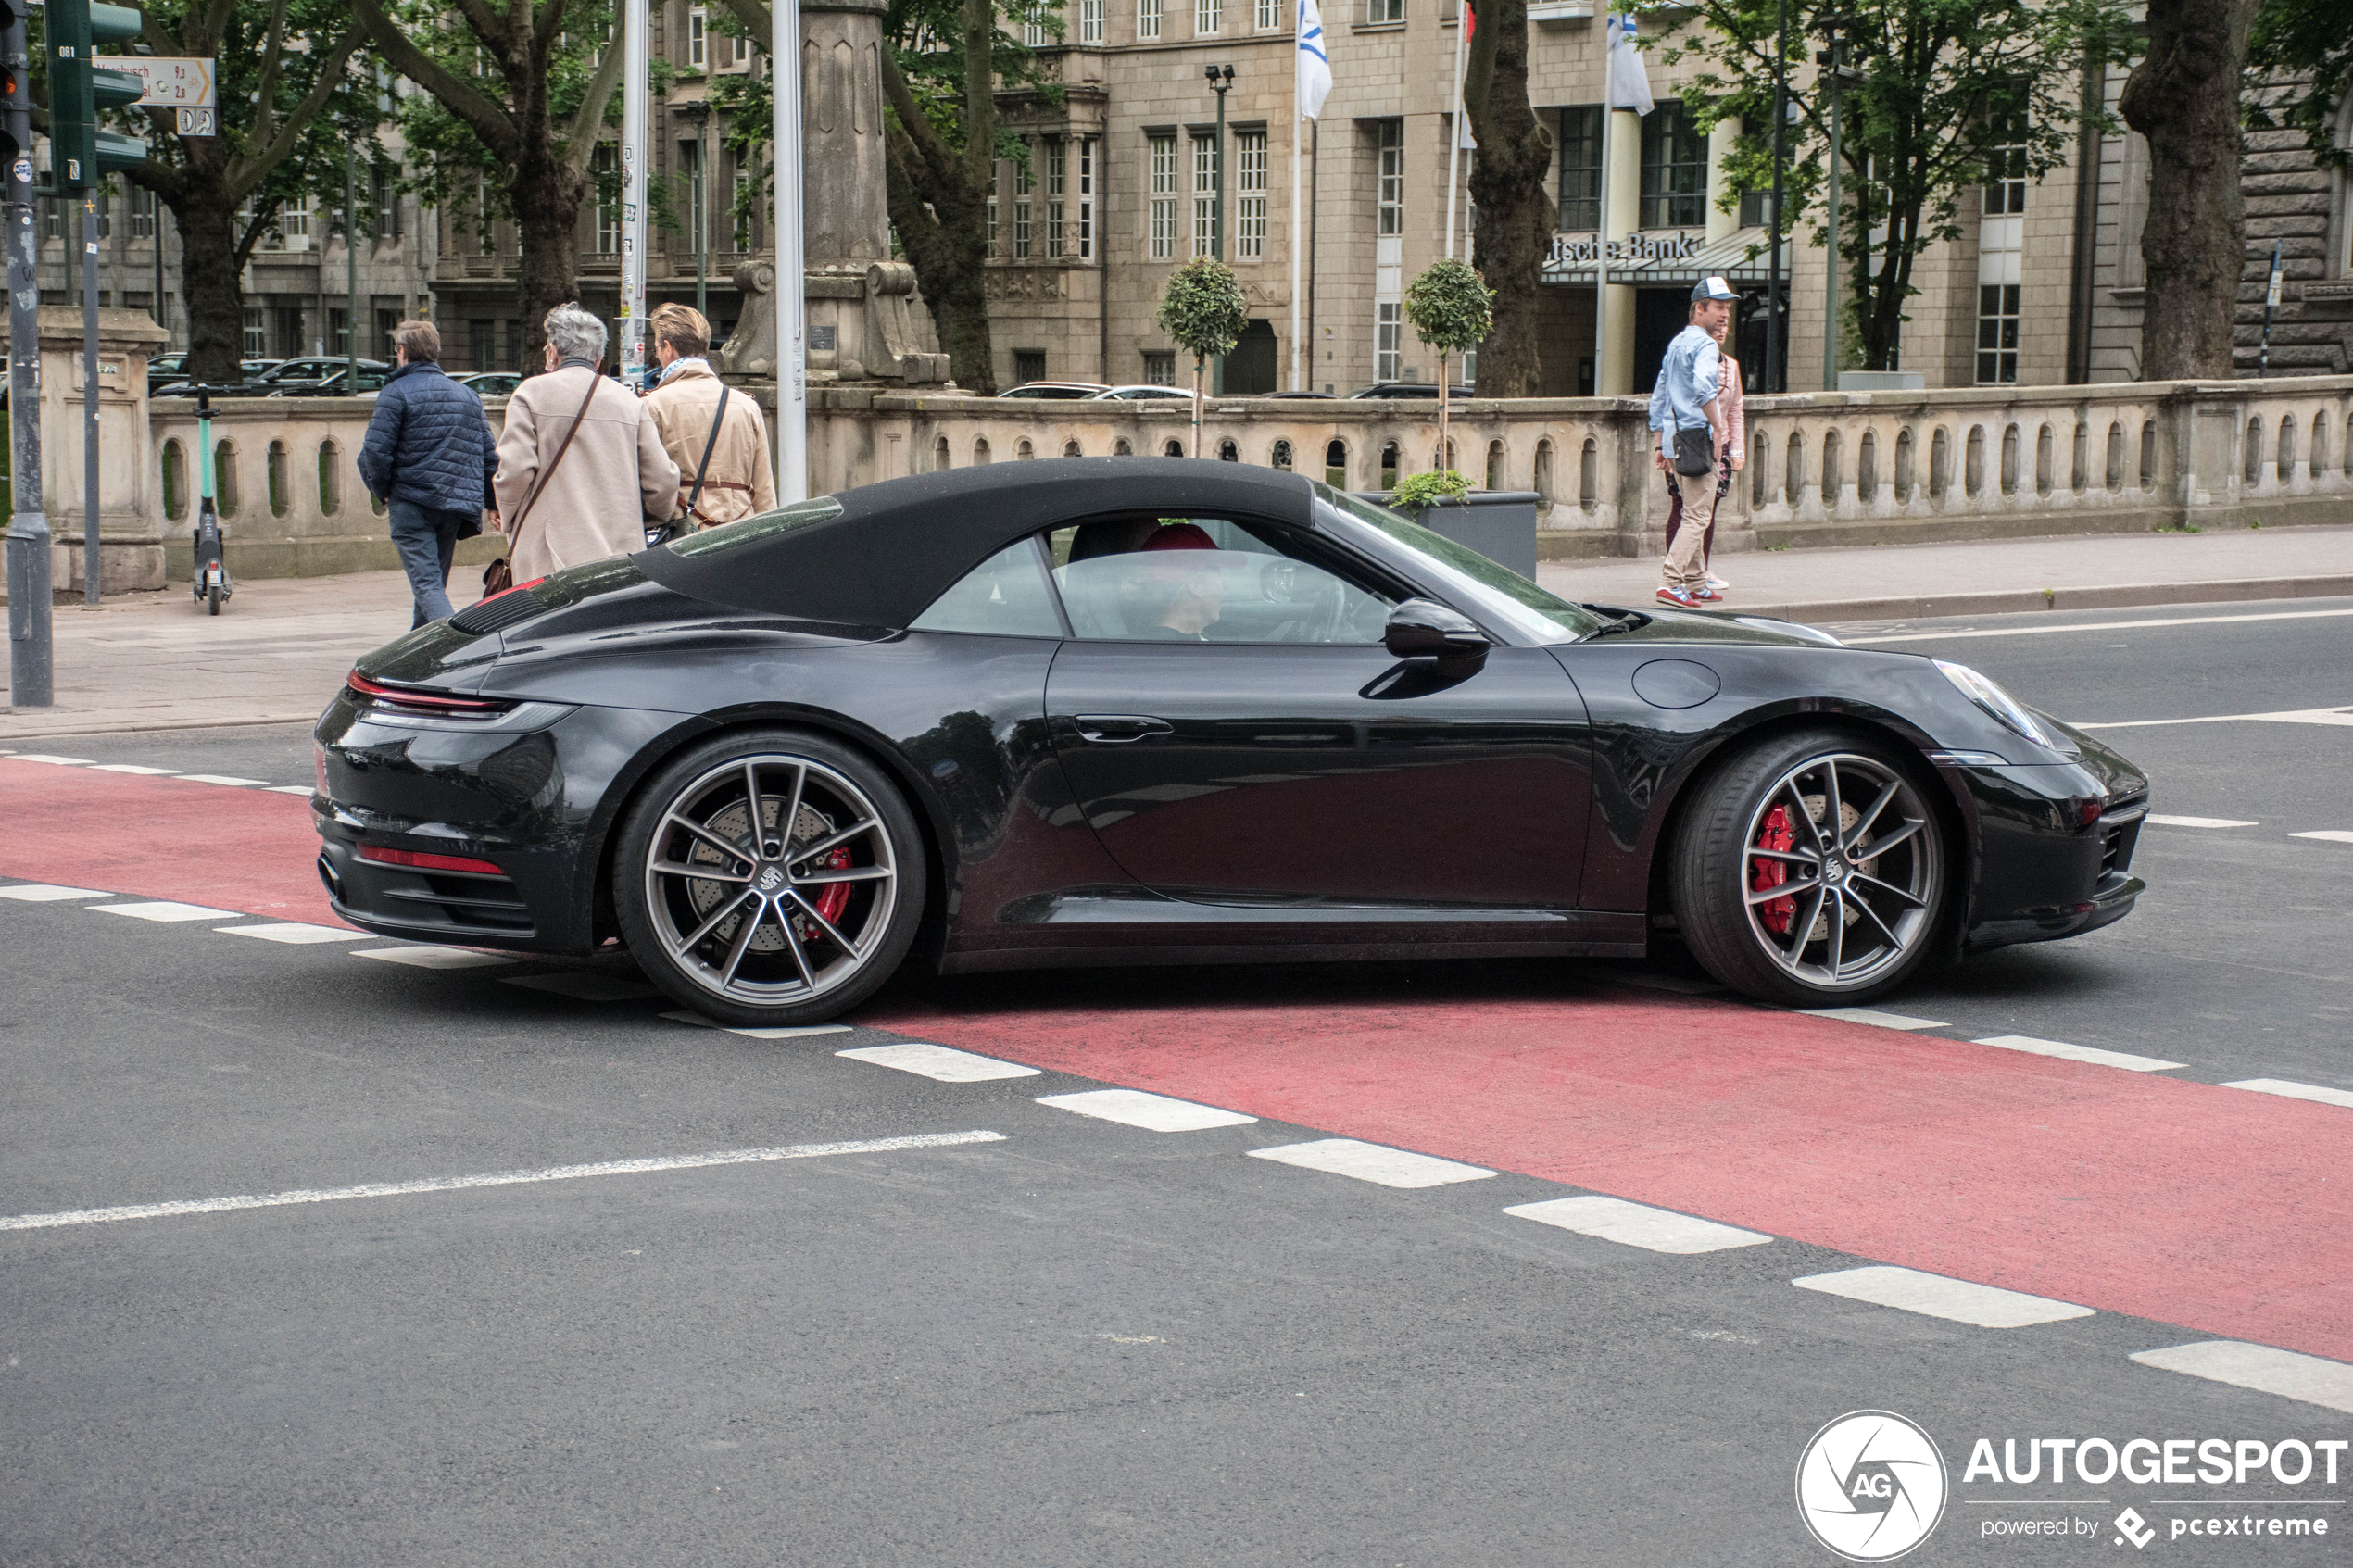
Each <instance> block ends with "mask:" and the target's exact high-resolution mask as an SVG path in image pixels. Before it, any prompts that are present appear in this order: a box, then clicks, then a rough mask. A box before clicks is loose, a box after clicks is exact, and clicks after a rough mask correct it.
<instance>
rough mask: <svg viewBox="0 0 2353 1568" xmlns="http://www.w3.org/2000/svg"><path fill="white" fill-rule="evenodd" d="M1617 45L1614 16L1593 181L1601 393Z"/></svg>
mask: <svg viewBox="0 0 2353 1568" xmlns="http://www.w3.org/2000/svg"><path fill="white" fill-rule="evenodd" d="M1616 48H1617V21H1616V19H1614V18H1613V19H1610V20H1608V21H1605V22H1604V24H1603V28H1602V174H1601V178H1600V179H1599V180H1596V181H1595V182H1593V197H1594V206H1593V394H1594V395H1595V396H1599V395H1601V390H1602V377H1603V375H1604V370H1603V369H1602V360H1603V359H1604V358H1605V357H1606V356H1605V354H1604V345H1605V344H1606V343H1607V342H1608V333H1609V132H1610V121H1612V120H1614V119H1617V101H1616V98H1615V97H1614V95H1613V94H1611V92H1610V80H1609V67H1610V59H1609V56H1610V54H1611V51H1613V50H1614V49H1616Z"/></svg>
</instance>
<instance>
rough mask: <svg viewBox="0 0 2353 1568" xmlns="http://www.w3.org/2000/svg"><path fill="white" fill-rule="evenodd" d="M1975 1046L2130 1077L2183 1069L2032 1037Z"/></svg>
mask: <svg viewBox="0 0 2353 1568" xmlns="http://www.w3.org/2000/svg"><path fill="white" fill-rule="evenodd" d="M1975 1043H1976V1044H1978V1045H1981V1046H1999V1047H2001V1048H2002V1049H2004V1050H2006V1051H2025V1052H2027V1053H2028V1054H2029V1055H2032V1056H2055V1057H2058V1058H2061V1059H2063V1060H2068V1061H2088V1062H2091V1063H2092V1064H2093V1065H2094V1066H2096V1067H2120V1068H2122V1069H2123V1070H2124V1071H2125V1072H2127V1073H2171V1072H2172V1071H2173V1069H2175V1068H2177V1067H2180V1066H2182V1065H2183V1063H2181V1062H2178V1061H2160V1060H2158V1059H2157V1058H2156V1057H2153V1056H2134V1055H2133V1053H2132V1052H2130V1051H2104V1050H2101V1049H2100V1048H2099V1047H2096V1046H2070V1045H2069V1044H2068V1043H2067V1042H2066V1041H2065V1040H2038V1039H2036V1038H2035V1037H2034V1036H2033V1035H1987V1036H1986V1037H1985V1038H1984V1039H1982V1040H1979V1041H1977V1042H1975Z"/></svg>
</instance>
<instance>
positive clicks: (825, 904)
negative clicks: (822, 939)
mask: <svg viewBox="0 0 2353 1568" xmlns="http://www.w3.org/2000/svg"><path fill="white" fill-rule="evenodd" d="M1775 809H1776V810H1778V809H1780V808H1779V807H1776V808H1775ZM816 865H817V869H818V870H819V871H822V872H846V871H848V870H849V850H847V849H836V850H834V851H832V852H831V853H829V854H826V855H823V856H820V857H819V858H818V859H817V862H816ZM854 885H855V884H852V883H847V882H829V883H827V884H825V890H824V892H823V893H820V894H818V895H817V897H816V898H815V899H814V900H812V902H814V903H815V904H816V906H817V912H818V913H819V914H821V915H823V916H824V917H825V919H826V920H828V921H837V920H839V919H841V912H842V910H844V909H848V908H849V890H850V888H851V887H852V886H854ZM1781 918H1782V919H1783V920H1785V921H1786V920H1787V919H1788V918H1789V917H1788V916H1787V915H1783V916H1782V917H1781Z"/></svg>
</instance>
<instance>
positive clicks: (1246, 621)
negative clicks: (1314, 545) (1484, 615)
mask: <svg viewBox="0 0 2353 1568" xmlns="http://www.w3.org/2000/svg"><path fill="white" fill-rule="evenodd" d="M1310 553H1311V549H1310V546H1307V545H1306V544H1305V543H1304V542H1302V541H1301V540H1299V539H1297V538H1295V537H1293V536H1292V535H1291V534H1290V533H1289V531H1287V530H1283V529H1277V528H1268V527H1265V526H1263V525H1258V524H1251V523H1244V522H1239V521H1235V520H1233V519H1230V518H1155V517H1114V518H1098V519H1095V520H1092V521H1088V522H1083V523H1080V524H1079V525H1077V526H1076V527H1075V528H1065V529H1060V530H1057V531H1056V532H1055V533H1054V535H1053V558H1054V560H1055V561H1056V562H1057V563H1059V564H1057V565H1056V566H1055V568H1054V583H1055V585H1056V586H1057V587H1058V588H1060V589H1061V590H1062V597H1063V609H1065V610H1066V611H1067V612H1068V613H1069V615H1070V622H1071V629H1072V630H1073V631H1074V632H1075V633H1077V634H1078V635H1079V636H1081V637H1086V638H1093V639H1099V640H1105V641H1114V642H1183V643H1288V644H1350V645H1364V644H1372V643H1378V642H1379V641H1380V640H1381V634H1382V629H1383V626H1384V625H1385V623H1386V622H1387V621H1388V617H1389V611H1390V606H1391V605H1392V604H1393V602H1394V601H1393V600H1392V599H1390V597H1388V596H1384V595H1381V594H1378V593H1376V592H1372V591H1369V590H1367V589H1366V588H1365V587H1363V586H1361V585H1359V584H1358V583H1353V582H1350V581H1348V580H1347V579H1346V578H1344V577H1342V576H1340V574H1339V573H1338V572H1336V571H1333V570H1331V569H1330V568H1328V567H1327V566H1325V565H1323V564H1320V563H1319V562H1317V561H1316V560H1314V559H1312V558H1310Z"/></svg>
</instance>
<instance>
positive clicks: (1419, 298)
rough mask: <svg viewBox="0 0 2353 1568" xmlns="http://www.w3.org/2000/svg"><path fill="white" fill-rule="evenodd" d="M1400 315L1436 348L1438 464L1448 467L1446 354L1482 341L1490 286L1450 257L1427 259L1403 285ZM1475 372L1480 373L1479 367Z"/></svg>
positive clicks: (1490, 308)
mask: <svg viewBox="0 0 2353 1568" xmlns="http://www.w3.org/2000/svg"><path fill="white" fill-rule="evenodd" d="M1405 319H1406V320H1409V321H1411V322H1413V323H1414V335H1415V336H1416V337H1418V338H1420V339H1421V340H1422V341H1423V342H1424V343H1426V344H1428V345H1430V346H1431V347H1432V348H1435V349H1436V350H1438V466H1439V467H1440V468H1441V469H1449V470H1451V469H1453V466H1454V458H1453V453H1452V452H1451V451H1450V450H1449V448H1448V443H1447V405H1448V402H1449V401H1450V400H1449V398H1448V396H1447V388H1446V357H1447V356H1448V355H1449V354H1467V353H1469V352H1470V351H1471V350H1472V349H1474V348H1477V347H1478V345H1480V344H1481V343H1482V342H1484V341H1486V338H1487V335H1488V333H1489V332H1491V331H1492V330H1493V329H1494V325H1495V291H1494V290H1493V289H1491V288H1489V287H1488V286H1487V280H1486V279H1485V278H1482V277H1481V276H1479V274H1478V272H1476V271H1474V270H1472V269H1471V268H1469V267H1468V266H1466V265H1465V264H1464V263H1462V262H1460V261H1456V260H1454V259H1453V257H1447V258H1446V259H1445V260H1443V261H1438V262H1433V263H1431V265H1430V267H1429V269H1428V270H1427V271H1425V272H1424V273H1422V275H1421V276H1420V277H1418V278H1416V279H1415V280H1414V281H1413V282H1411V283H1409V284H1407V285H1406V288H1405ZM1479 373H1480V375H1481V376H1482V377H1484V376H1485V374H1486V370H1485V368H1484V367H1481V369H1480V371H1479ZM1494 395H1496V396H1499V397H1501V396H1510V395H1514V394H1507V393H1496V394H1494Z"/></svg>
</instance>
